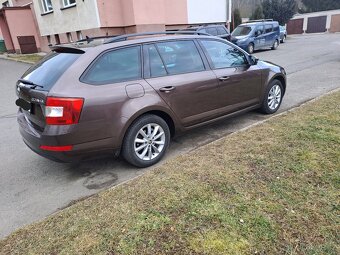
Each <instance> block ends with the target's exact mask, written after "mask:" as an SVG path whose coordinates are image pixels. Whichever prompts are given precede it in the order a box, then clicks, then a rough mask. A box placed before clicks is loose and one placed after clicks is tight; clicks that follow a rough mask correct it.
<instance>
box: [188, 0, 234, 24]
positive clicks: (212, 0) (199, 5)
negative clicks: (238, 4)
mask: <svg viewBox="0 0 340 255" xmlns="http://www.w3.org/2000/svg"><path fill="white" fill-rule="evenodd" d="M228 4H229V1H228V0H188V23H189V24H198V23H216V22H227V20H228V18H227V5H228Z"/></svg>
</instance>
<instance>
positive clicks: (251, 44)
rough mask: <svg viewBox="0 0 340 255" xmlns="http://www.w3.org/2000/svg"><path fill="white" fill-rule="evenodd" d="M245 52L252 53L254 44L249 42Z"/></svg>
mask: <svg viewBox="0 0 340 255" xmlns="http://www.w3.org/2000/svg"><path fill="white" fill-rule="evenodd" d="M247 52H248V53H249V54H253V53H254V44H253V43H249V45H248V48H247Z"/></svg>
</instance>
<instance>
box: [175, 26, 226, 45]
mask: <svg viewBox="0 0 340 255" xmlns="http://www.w3.org/2000/svg"><path fill="white" fill-rule="evenodd" d="M182 31H197V32H201V33H206V34H209V35H213V36H217V37H220V38H222V39H226V40H228V41H230V39H231V35H230V32H229V30H228V29H227V28H226V27H225V26H224V25H205V26H192V27H188V28H186V29H183V30H182Z"/></svg>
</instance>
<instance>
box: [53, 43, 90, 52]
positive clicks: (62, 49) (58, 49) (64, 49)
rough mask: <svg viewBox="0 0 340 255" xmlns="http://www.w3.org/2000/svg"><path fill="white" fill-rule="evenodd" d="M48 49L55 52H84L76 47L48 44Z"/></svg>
mask: <svg viewBox="0 0 340 255" xmlns="http://www.w3.org/2000/svg"><path fill="white" fill-rule="evenodd" d="M50 49H51V50H52V51H54V52H57V53H73V54H84V53H85V51H84V50H81V49H78V48H73V47H67V46H60V45H59V46H58V45H55V46H50Z"/></svg>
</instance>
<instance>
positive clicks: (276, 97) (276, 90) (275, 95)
mask: <svg viewBox="0 0 340 255" xmlns="http://www.w3.org/2000/svg"><path fill="white" fill-rule="evenodd" d="M282 97H283V86H282V83H281V82H280V81H279V80H273V81H272V82H271V83H270V84H269V86H268V87H267V89H266V92H265V94H264V99H263V102H262V106H261V108H260V110H261V112H262V113H265V114H273V113H275V112H277V110H278V109H279V108H280V106H281V103H282Z"/></svg>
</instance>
